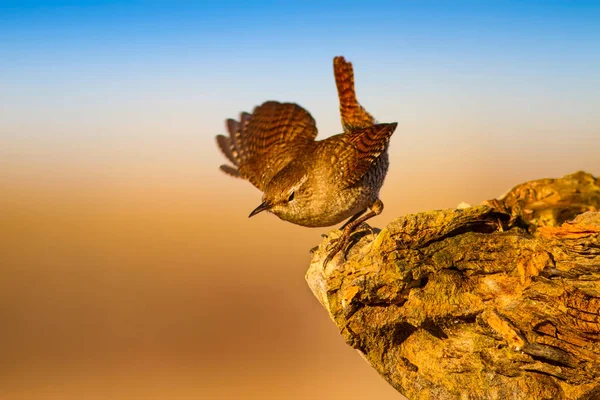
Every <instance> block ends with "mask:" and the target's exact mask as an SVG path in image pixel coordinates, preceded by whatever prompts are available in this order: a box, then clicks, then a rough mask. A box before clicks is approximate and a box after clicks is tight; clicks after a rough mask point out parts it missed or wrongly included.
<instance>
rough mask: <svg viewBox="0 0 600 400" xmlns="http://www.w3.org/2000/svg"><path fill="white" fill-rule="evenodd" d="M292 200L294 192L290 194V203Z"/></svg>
mask: <svg viewBox="0 0 600 400" xmlns="http://www.w3.org/2000/svg"><path fill="white" fill-rule="evenodd" d="M292 200H294V191H292V193H290V197H288V201H292Z"/></svg>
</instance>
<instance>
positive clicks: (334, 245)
mask: <svg viewBox="0 0 600 400" xmlns="http://www.w3.org/2000/svg"><path fill="white" fill-rule="evenodd" d="M349 242H350V240H349V236H346V235H342V236H341V237H339V238H338V239H334V240H332V241H331V242H330V246H329V247H328V248H327V257H325V261H323V267H326V266H327V264H328V263H329V261H331V260H333V257H335V255H336V254H337V253H339V252H340V251H342V259H343V260H345V259H346V250H347V247H348V245H349Z"/></svg>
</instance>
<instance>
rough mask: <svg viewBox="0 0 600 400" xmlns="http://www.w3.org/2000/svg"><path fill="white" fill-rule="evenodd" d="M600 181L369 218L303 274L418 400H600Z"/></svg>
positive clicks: (372, 356) (351, 336)
mask: <svg viewBox="0 0 600 400" xmlns="http://www.w3.org/2000/svg"><path fill="white" fill-rule="evenodd" d="M599 210H600V179H598V178H595V177H593V176H592V175H590V174H586V173H584V172H578V173H575V174H572V175H567V176H565V177H564V178H561V179H543V180H537V181H532V182H527V183H524V184H521V185H519V186H517V187H515V188H514V189H513V190H511V191H510V192H509V193H508V194H506V195H505V196H503V198H501V199H494V200H490V201H487V202H484V204H483V205H480V206H475V207H466V208H462V209H448V210H438V211H431V212H424V213H420V214H414V215H406V216H403V217H400V218H398V219H396V220H395V221H393V222H391V223H390V224H389V225H388V226H387V227H386V228H384V229H383V230H381V231H377V230H375V231H373V230H371V229H370V228H368V227H367V226H363V228H362V229H361V230H359V231H358V232H357V233H356V234H355V235H354V238H355V240H354V244H353V245H352V247H351V248H350V249H349V251H348V252H347V255H346V259H345V260H344V259H343V257H340V255H338V256H336V258H335V259H334V260H333V261H331V262H330V263H329V264H328V265H327V266H326V267H325V268H324V266H323V260H324V259H325V257H326V255H327V247H328V246H331V242H332V240H335V239H336V238H337V237H339V234H340V233H339V231H332V232H331V233H330V234H329V237H328V238H326V239H325V240H324V241H323V242H322V243H321V245H320V246H319V247H318V248H317V249H316V250H315V252H314V254H313V258H312V262H311V265H310V268H309V270H308V272H307V274H306V279H307V282H308V284H309V286H310V288H311V290H312V291H313V293H314V294H315V296H316V297H317V298H318V299H319V301H320V302H321V304H322V305H323V306H324V307H325V309H326V310H327V311H328V312H329V314H330V316H331V317H332V319H333V321H334V322H335V323H336V325H337V326H338V327H339V329H340V332H341V334H342V335H343V337H344V338H345V340H346V342H347V343H348V344H349V345H350V346H352V347H354V348H355V349H357V350H358V351H359V352H360V353H361V354H362V355H363V356H364V358H365V359H366V360H367V361H368V362H369V363H370V364H371V366H372V367H373V368H375V369H376V370H377V371H378V372H379V373H380V374H381V375H382V376H383V377H384V378H385V379H386V380H387V381H388V382H389V383H390V384H391V385H392V386H393V387H394V388H396V389H397V390H398V391H399V392H400V393H402V394H404V395H405V396H406V397H408V398H409V399H411V400H414V399H436V400H444V399H477V400H479V399H503V400H504V399H552V400H555V399H580V400H583V399H589V400H591V399H600V212H599Z"/></svg>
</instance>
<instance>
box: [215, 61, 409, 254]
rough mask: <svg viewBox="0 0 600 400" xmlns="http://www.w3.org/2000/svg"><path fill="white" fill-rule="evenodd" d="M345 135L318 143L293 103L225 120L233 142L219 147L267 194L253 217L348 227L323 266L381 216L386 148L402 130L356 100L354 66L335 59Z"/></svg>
mask: <svg viewBox="0 0 600 400" xmlns="http://www.w3.org/2000/svg"><path fill="white" fill-rule="evenodd" d="M333 70H334V78H335V83H336V88H337V93H338V98H339V109H340V116H341V122H342V127H343V132H342V133H339V134H337V135H333V136H330V137H328V138H326V139H323V140H316V137H317V133H318V132H317V126H316V122H315V120H314V118H313V117H312V116H311V114H310V113H309V112H308V111H306V110H305V109H304V108H303V107H301V106H299V105H298V104H295V103H280V102H278V101H273V100H270V101H266V102H264V103H263V104H261V105H259V106H257V107H256V108H254V111H253V112H252V113H251V114H249V113H247V112H242V113H241V114H240V118H239V121H237V120H234V119H227V120H226V128H227V132H228V135H217V136H216V141H217V144H218V147H219V148H220V150H221V152H222V153H223V155H224V156H225V157H226V158H227V159H228V160H229V161H230V162H231V165H229V164H224V165H221V167H220V168H221V170H222V171H223V172H225V173H226V174H228V175H231V176H234V177H238V178H243V179H245V180H248V181H249V182H250V183H252V184H253V185H254V186H255V187H256V188H258V189H259V190H260V191H262V192H263V196H262V202H261V203H260V205H259V206H258V207H256V208H255V209H254V210H253V211H252V212H251V213H250V215H249V217H253V216H255V215H257V214H259V213H261V212H263V211H267V212H269V213H272V214H275V215H276V216H277V217H279V218H280V219H282V220H284V221H288V222H291V223H293V224H297V225H301V226H306V227H328V226H333V225H336V224H339V223H341V222H342V221H344V220H347V221H346V223H344V224H343V225H342V226H341V228H340V229H341V231H342V234H341V235H340V237H339V238H338V239H337V240H334V241H332V244H331V246H330V248H328V249H327V256H326V258H325V260H324V263H323V264H324V265H327V263H328V262H330V261H331V260H332V259H333V258H334V257H335V255H336V254H337V253H339V252H340V251H341V250H344V251H342V253H343V254H344V257H345V252H346V251H347V247H348V246H349V245H350V243H351V235H352V233H353V232H354V231H355V230H356V228H357V227H358V226H360V225H361V224H362V223H364V222H365V221H367V220H368V219H370V218H372V217H374V216H376V215H379V214H380V213H381V212H382V211H383V202H382V201H381V200H380V199H379V191H380V189H381V187H382V185H383V182H384V179H385V176H386V174H387V171H388V166H389V157H388V147H389V142H390V138H391V136H392V134H393V133H394V131H395V130H396V126H397V123H396V122H394V123H378V122H376V121H375V119H374V118H373V116H372V115H371V114H369V113H368V112H367V111H366V110H365V109H364V108H363V107H362V106H361V105H360V104H359V103H358V101H357V98H356V92H355V88H354V70H353V66H352V63H350V62H348V61H346V59H345V58H344V57H343V56H337V57H334V59H333Z"/></svg>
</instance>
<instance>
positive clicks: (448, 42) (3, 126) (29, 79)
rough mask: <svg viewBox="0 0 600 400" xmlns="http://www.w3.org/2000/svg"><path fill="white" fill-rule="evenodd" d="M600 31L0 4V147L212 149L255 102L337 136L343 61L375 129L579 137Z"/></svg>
mask: <svg viewBox="0 0 600 400" xmlns="http://www.w3.org/2000/svg"><path fill="white" fill-rule="evenodd" d="M598 21H600V2H586V1H561V2H557V1H543V2H542V1H533V2H532V1H529V2H523V1H521V2H516V1H457V2H454V1H452V2H450V1H384V2H381V1H371V2H364V1H360V2H352V1H336V2H317V1H307V2H304V1H303V2H300V1H291V2H277V1H270V2H245V1H218V2H216V1H215V2H202V1H199V2H191V1H190V2H184V1H174V2H143V1H130V2H101V1H89V2H85V1H80V2H52V1H49V2H31V1H29V2H28V1H18V2H16V1H14V2H0V59H1V60H2V62H0V102H1V103H3V107H2V108H1V109H0V117H1V118H2V122H0V140H1V139H2V136H4V138H6V137H7V136H12V137H24V136H27V137H36V138H40V137H42V138H44V139H45V140H49V139H48V138H51V139H52V140H54V139H56V140H59V139H60V138H63V139H65V138H66V140H78V138H79V139H81V140H84V139H85V140H87V139H88V138H89V137H90V136H93V134H92V133H91V132H97V133H96V136H99V137H101V138H102V140H105V138H110V137H115V138H116V137H119V138H122V139H123V140H125V139H126V138H127V137H128V136H127V135H128V133H126V132H124V127H123V126H126V128H127V129H128V132H129V131H140V132H141V131H143V132H147V133H148V134H150V133H152V134H154V135H155V136H154V137H159V136H160V135H161V134H162V133H161V132H154V131H153V132H148V126H170V125H175V126H176V127H178V128H179V129H180V131H179V132H178V131H176V130H174V131H172V133H171V134H172V135H178V134H179V135H187V136H191V135H193V134H194V132H196V133H197V131H198V130H201V129H206V131H207V132H211V134H210V138H212V132H215V131H216V132H219V131H220V130H222V121H223V119H225V118H227V117H231V116H234V115H236V114H237V113H238V112H239V111H242V110H249V109H251V108H252V107H253V106H254V105H256V104H259V103H260V102H262V101H265V100H267V99H276V100H282V101H295V102H298V103H299V104H301V105H304V106H305V107H306V108H307V109H309V110H310V112H311V113H313V115H314V116H315V118H316V120H317V121H318V125H319V128H320V130H321V131H326V132H335V131H337V130H338V129H339V122H338V120H337V116H336V113H335V109H336V98H335V91H334V90H335V89H334V85H333V80H332V79H331V59H332V58H333V56H335V55H339V54H342V55H345V56H346V57H347V58H348V59H349V60H351V61H352V62H353V63H354V65H355V69H356V74H357V82H358V83H357V91H358V94H359V98H360V99H361V102H363V103H364V104H366V105H367V106H368V107H369V109H376V110H379V111H378V112H376V117H377V118H378V119H380V120H382V121H385V120H394V121H396V120H398V121H400V122H401V121H410V119H411V118H414V124H416V121H417V119H418V120H419V121H421V122H422V123H423V124H431V120H433V119H438V120H439V121H440V122H439V124H440V129H438V130H439V132H440V135H442V134H443V132H442V130H441V129H443V126H444V125H443V124H446V125H447V124H448V122H444V123H442V122H441V121H443V118H444V116H446V117H448V118H452V119H453V120H455V119H456V118H458V117H457V116H460V117H461V118H463V121H464V122H465V123H472V122H473V121H481V120H484V119H486V121H487V122H486V123H487V124H495V123H499V121H502V123H508V122H510V121H513V120H514V121H521V120H523V119H527V118H528V119H529V120H530V121H534V120H537V121H541V120H545V119H547V120H548V121H553V120H555V119H560V118H562V121H563V122H564V124H567V122H568V121H579V122H581V123H582V124H586V129H588V130H589V129H592V128H590V127H593V126H596V125H595V124H597V121H598V119H597V118H598V117H596V116H595V115H597V110H598V107H599V104H598V103H599V101H600V95H599V93H600V77H599V75H598V71H600V23H599V22H598ZM432 116H433V118H432ZM174 121H175V122H174ZM179 121H185V124H187V125H185V124H184V122H181V123H182V125H176V124H177V123H179ZM107 124H113V125H111V126H110V127H109V128H110V129H108V128H107V129H105V130H101V129H100V128H98V127H99V126H106V125H107ZM548 124H549V125H550V124H551V122H548ZM555 125H556V124H555ZM524 126H525V125H524ZM556 126H559V125H556ZM165 129H166V128H165ZM194 129H196V131H194ZM431 129H433V128H431ZM456 129H458V128H456ZM523 129H525V128H523ZM564 129H565V130H566V129H568V130H569V131H571V132H572V131H573V129H572V128H571V127H567V126H566V125H565V126H564ZM183 131H185V133H182V132H183ZM510 132H514V130H511V131H510ZM510 132H509V133H510ZM586 132H587V131H586ZM490 134H492V133H490ZM512 134H515V133H512ZM131 135H133V134H131ZM515 135H516V134H515ZM582 135H589V134H588V133H582ZM134 136H135V135H134ZM207 137H209V135H208V133H207ZM115 140H116V139H115ZM119 140H121V139H119ZM132 140H133V139H132ZM207 140H208V139H207ZM210 140H212V139H210ZM4 142H6V140H4ZM60 144H61V145H64V143H63V142H60ZM4 145H5V147H6V143H4ZM207 151H208V150H207ZM217 156H218V155H217Z"/></svg>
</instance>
